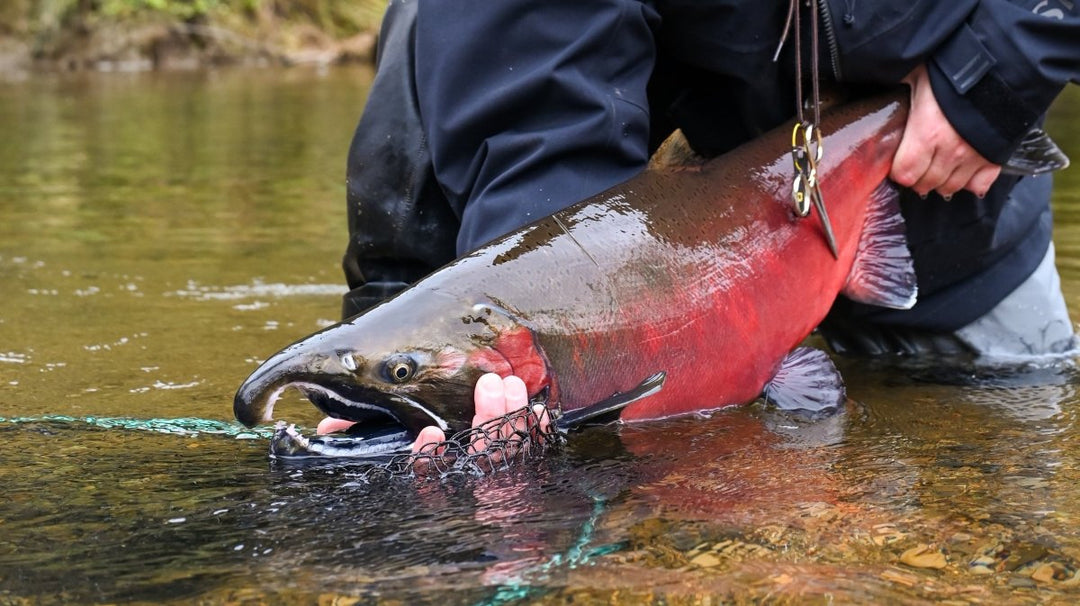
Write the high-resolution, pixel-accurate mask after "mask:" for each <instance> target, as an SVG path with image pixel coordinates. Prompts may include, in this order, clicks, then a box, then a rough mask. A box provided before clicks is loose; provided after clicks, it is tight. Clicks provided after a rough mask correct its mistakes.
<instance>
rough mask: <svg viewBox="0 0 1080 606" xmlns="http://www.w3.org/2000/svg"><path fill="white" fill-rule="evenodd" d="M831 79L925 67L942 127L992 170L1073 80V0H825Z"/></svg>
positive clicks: (1079, 36)
mask: <svg viewBox="0 0 1080 606" xmlns="http://www.w3.org/2000/svg"><path fill="white" fill-rule="evenodd" d="M822 8H823V12H822V17H823V20H824V28H823V29H824V31H825V37H826V38H827V40H826V46H827V47H828V51H827V52H828V55H829V56H828V57H827V60H828V61H830V62H831V65H832V68H833V71H834V74H835V75H836V77H837V79H840V80H843V81H848V82H879V83H885V82H897V81H899V80H900V79H901V78H903V76H904V75H905V74H907V73H908V72H909V71H910V70H911V69H913V68H915V67H916V66H918V65H920V64H923V63H926V64H927V65H928V68H929V73H930V79H931V80H930V82H931V86H932V87H933V89H934V96H935V97H936V98H937V101H938V104H939V105H940V106H941V109H942V111H943V112H944V113H945V115H946V117H947V118H948V119H949V122H950V123H951V124H952V125H953V127H954V128H955V129H956V130H957V132H958V133H960V135H961V136H962V137H964V139H965V140H966V141H968V142H969V143H970V144H971V145H972V146H973V147H974V148H975V149H976V150H978V151H979V153H981V154H982V155H983V156H985V157H986V158H987V159H989V160H991V161H992V162H996V163H999V164H1000V163H1002V162H1004V161H1005V160H1006V159H1007V158H1008V157H1009V155H1010V154H1011V153H1012V152H1013V151H1014V150H1015V148H1016V146H1017V145H1018V144H1019V142H1020V140H1021V139H1022V138H1023V136H1024V134H1025V133H1027V131H1028V130H1029V129H1031V127H1032V126H1034V125H1036V124H1037V123H1038V122H1039V120H1040V119H1041V117H1042V115H1043V114H1044V113H1045V112H1046V110H1047V109H1048V108H1049V107H1050V103H1051V102H1052V101H1053V100H1054V98H1055V97H1056V96H1057V95H1058V93H1059V92H1061V89H1062V88H1063V87H1064V86H1065V84H1066V83H1068V82H1080V6H1078V3H1077V2H1076V1H1075V0H951V1H950V2H938V1H935V0H918V1H916V2H914V3H911V2H903V1H896V0H872V1H866V0H864V1H862V2H856V1H855V0H825V2H824V3H823V5H822Z"/></svg>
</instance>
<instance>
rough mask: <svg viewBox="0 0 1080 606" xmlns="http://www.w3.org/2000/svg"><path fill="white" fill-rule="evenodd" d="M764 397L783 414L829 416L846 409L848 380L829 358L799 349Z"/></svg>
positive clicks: (785, 362)
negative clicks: (796, 413)
mask: <svg viewBox="0 0 1080 606" xmlns="http://www.w3.org/2000/svg"><path fill="white" fill-rule="evenodd" d="M762 396H763V397H764V398H765V400H766V401H768V402H769V403H770V404H772V405H774V406H776V407H777V408H779V409H781V410H790V411H802V412H811V413H818V412H827V411H832V410H836V409H838V408H840V407H841V406H843V404H844V401H845V399H846V398H847V394H846V392H845V391H844V380H843V379H842V378H841V377H840V371H838V370H836V366H835V365H834V364H833V362H832V360H831V359H830V358H829V355H828V354H826V353H825V352H823V351H821V350H820V349H814V348H812V347H797V348H795V349H794V350H793V351H792V352H791V353H789V354H788V355H787V357H785V358H784V359H783V360H782V361H781V362H780V368H779V369H778V370H777V371H776V375H775V376H774V377H773V378H772V380H771V381H769V382H768V383H766V384H765V390H764V393H763V394H762Z"/></svg>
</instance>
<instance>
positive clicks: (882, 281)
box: [842, 181, 918, 309]
mask: <svg viewBox="0 0 1080 606" xmlns="http://www.w3.org/2000/svg"><path fill="white" fill-rule="evenodd" d="M842 292H843V294H844V295H845V296H847V297H848V298H849V299H851V300H853V301H858V302H860V303H867V304H870V305H878V306H881V307H889V308H892V309H911V307H912V306H913V305H915V301H916V298H917V294H918V286H917V284H916V281H915V266H914V263H913V262H912V260H911V252H910V251H908V247H907V235H906V231H905V228H904V218H903V217H902V216H901V215H900V204H899V192H898V191H897V189H896V187H895V186H894V185H893V184H892V183H891V182H889V181H884V182H882V184H881V185H879V186H878V187H877V189H875V190H874V192H873V193H872V194H870V205H869V207H868V209H867V211H866V220H865V221H864V223H863V230H862V236H861V238H860V240H859V249H858V251H857V252H856V253H855V263H854V264H853V265H852V267H851V273H850V274H848V281H847V284H846V285H845V286H844V290H843V291H842Z"/></svg>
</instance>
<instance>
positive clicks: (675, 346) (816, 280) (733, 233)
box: [234, 93, 907, 434]
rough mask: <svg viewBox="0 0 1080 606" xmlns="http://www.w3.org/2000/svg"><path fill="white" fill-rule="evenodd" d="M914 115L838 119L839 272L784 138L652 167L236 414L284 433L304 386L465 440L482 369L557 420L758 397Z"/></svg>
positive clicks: (239, 401) (337, 408)
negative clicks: (288, 408)
mask: <svg viewBox="0 0 1080 606" xmlns="http://www.w3.org/2000/svg"><path fill="white" fill-rule="evenodd" d="M906 116H907V103H906V95H903V94H900V93H898V94H895V95H889V96H887V97H884V98H878V99H873V100H868V101H864V102H860V103H856V104H851V105H846V106H842V107H840V108H837V109H835V110H832V111H829V112H827V113H826V114H825V115H824V116H823V123H822V125H821V128H822V130H823V132H824V133H826V138H825V157H824V160H823V161H822V163H821V164H820V166H819V174H820V179H821V183H822V191H823V194H824V198H825V201H826V203H827V204H828V208H829V214H830V218H831V221H832V225H833V228H834V231H835V232H836V239H837V244H838V249H839V257H838V258H834V257H833V254H832V252H831V251H830V250H829V248H828V246H827V244H826V241H825V239H824V237H823V235H822V234H823V230H822V226H821V224H820V222H819V219H818V218H817V216H816V215H811V216H810V217H808V218H804V219H798V218H795V217H794V215H793V213H792V212H791V201H790V200H791V183H792V177H793V171H792V163H791V156H790V129H789V128H787V127H784V128H780V129H778V130H777V131H774V132H772V133H770V134H768V135H765V136H764V137H761V138H759V139H757V140H755V141H752V142H750V143H748V144H746V145H744V146H742V147H740V148H738V149H737V150H734V151H733V152H731V153H729V154H726V155H724V156H722V157H719V158H717V159H714V160H712V161H709V162H707V163H705V164H704V165H703V166H702V167H700V169H685V170H648V171H645V172H644V173H642V174H641V175H640V176H638V177H636V178H634V179H632V180H630V181H629V182H627V183H625V184H623V185H620V186H617V187H615V188H613V189H611V190H609V191H607V192H604V193H602V194H600V195H598V196H595V197H593V198H590V199H588V200H586V201H583V202H581V203H579V204H576V205H574V206H571V207H569V208H567V209H565V210H563V211H561V212H559V213H556V214H555V215H552V216H549V217H545V218H543V219H541V220H539V221H537V222H535V223H533V224H531V225H529V226H526V227H524V228H522V229H520V230H518V231H515V232H513V233H511V234H508V235H507V236H505V237H503V238H501V239H499V240H497V241H495V242H493V243H491V244H489V245H487V246H484V247H482V248H480V249H478V250H476V251H474V252H473V253H470V254H468V255H465V256H464V257H462V258H461V259H458V260H456V261H454V262H452V263H451V264H449V265H447V266H446V267H444V268H442V269H440V270H438V271H436V272H434V273H433V274H431V275H430V276H428V277H427V278H425V279H423V280H422V281H420V282H418V283H417V284H416V285H415V286H414V287H412V288H410V289H408V290H406V291H404V292H402V293H401V294H399V295H398V296H397V297H395V298H394V299H392V300H389V301H387V302H384V303H383V304H381V305H379V306H376V307H375V308H373V309H371V310H369V311H368V312H366V313H364V314H361V315H359V316H356V317H353V318H350V319H349V320H347V321H345V322H342V323H340V324H336V325H334V326H331V327H329V328H327V329H325V330H323V331H321V332H319V333H316V334H315V335H312V336H311V337H308V338H306V339H302V340H300V341H298V342H297V343H294V344H293V345H291V346H289V347H287V348H286V349H284V350H282V351H281V352H279V353H278V354H276V355H274V356H273V357H271V358H270V359H269V360H267V361H266V362H265V363H264V364H263V365H262V366H260V367H259V368H258V369H256V371H255V372H254V373H252V375H251V377H249V378H248V380H247V381H245V383H244V384H243V385H242V386H241V387H240V389H239V390H238V392H237V394H236V397H235V399H234V412H235V414H236V417H237V418H238V419H239V420H240V421H241V422H243V423H245V424H248V425H252V424H255V423H257V422H260V421H266V420H269V418H270V416H271V412H272V408H273V402H274V400H275V399H276V396H277V394H278V393H280V390H281V389H283V388H284V387H286V386H289V385H298V386H300V387H301V389H302V390H304V391H305V393H307V394H308V395H309V397H311V399H312V401H313V402H314V403H315V404H316V406H318V407H319V408H320V409H321V410H322V411H323V412H325V413H326V414H328V415H330V416H332V417H337V418H345V419H352V420H361V421H362V420H364V419H365V418H368V417H369V416H370V415H373V414H381V413H385V414H388V415H390V416H392V417H394V418H395V419H397V421H398V422H400V423H401V424H402V425H403V426H405V427H406V428H407V429H408V430H409V431H410V432H412V433H414V434H415V432H418V431H419V430H420V429H421V428H422V427H423V426H425V425H437V426H440V427H442V428H443V429H444V430H447V431H448V433H449V432H451V431H457V430H460V429H464V428H466V427H468V426H469V424H470V422H471V420H472V415H473V402H472V389H473V386H474V385H475V383H476V380H477V379H478V378H479V376H480V375H482V374H483V373H485V372H496V373H498V374H500V375H503V376H506V375H509V374H515V375H518V376H520V377H521V378H522V379H523V380H524V381H525V383H526V386H527V388H528V390H529V393H530V396H531V397H533V398H537V399H545V400H546V401H547V402H548V403H549V404H550V405H553V406H557V407H559V408H561V409H562V410H575V409H579V408H582V407H585V406H588V405H590V404H593V403H595V402H598V401H601V400H604V399H605V398H608V397H610V396H611V394H613V393H620V392H629V391H632V390H633V389H634V388H635V387H636V386H638V385H639V384H641V382H642V381H643V380H644V379H646V378H647V377H649V376H651V375H654V374H655V373H657V372H665V373H666V375H667V378H666V382H665V384H664V387H663V389H662V390H660V391H659V392H658V393H656V394H653V395H651V396H649V397H647V398H644V399H640V400H639V401H635V402H633V403H632V404H630V405H629V406H628V407H627V408H625V409H624V410H623V412H622V418H623V419H627V420H632V419H648V418H657V417H663V416H670V415H675V414H680V413H685V412H690V411H695V410H702V409H712V408H718V407H721V406H727V405H732V404H740V403H745V402H747V401H750V400H753V399H754V398H756V397H757V396H758V395H759V394H761V392H762V389H763V387H764V386H765V385H766V383H767V382H768V381H769V380H770V379H771V378H772V377H773V375H774V374H775V372H776V369H777V368H778V366H779V364H780V361H781V360H782V359H783V358H784V356H785V355H786V354H787V353H788V352H789V351H791V350H792V349H793V348H794V347H795V346H796V345H797V344H798V343H799V342H800V341H802V340H803V339H804V338H805V337H806V336H807V335H808V334H809V333H810V331H811V330H812V329H813V328H814V327H815V326H816V325H817V324H818V323H819V322H820V321H821V320H822V319H823V318H824V316H825V314H826V313H827V311H828V309H829V307H830V306H831V304H832V302H833V300H834V299H835V297H836V296H837V294H838V293H839V292H841V290H842V289H844V287H845V284H846V282H847V280H848V276H849V274H850V273H851V269H852V266H853V265H854V262H855V257H856V251H857V249H858V248H859V242H860V237H861V235H862V230H863V227H862V226H863V223H864V218H865V215H866V213H867V207H868V203H867V200H868V198H869V197H870V195H871V193H872V192H873V191H874V190H875V189H876V188H877V187H878V186H879V185H880V184H881V183H882V182H883V181H885V179H886V176H887V174H888V172H889V166H890V164H891V160H892V157H893V155H894V153H895V150H896V147H897V145H898V143H899V139H900V135H901V132H902V128H903V125H904V122H905V120H906Z"/></svg>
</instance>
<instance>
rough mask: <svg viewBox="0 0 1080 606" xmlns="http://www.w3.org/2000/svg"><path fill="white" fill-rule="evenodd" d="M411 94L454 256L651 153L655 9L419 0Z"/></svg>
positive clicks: (607, 181) (623, 173) (596, 2)
mask: <svg viewBox="0 0 1080 606" xmlns="http://www.w3.org/2000/svg"><path fill="white" fill-rule="evenodd" d="M418 9H419V13H418V15H417V25H416V42H415V44H416V57H417V65H416V89H417V96H418V98H419V103H420V116H421V120H422V121H423V123H424V128H425V134H426V137H427V143H428V145H429V146H430V149H431V156H432V163H433V165H434V168H435V174H436V176H437V178H438V181H439V184H440V186H441V188H442V190H443V192H444V193H445V195H446V197H447V200H448V202H449V203H450V205H451V206H452V207H453V208H454V209H455V211H456V212H458V213H459V216H460V219H461V230H460V232H459V235H458V241H457V249H458V253H459V254H461V253H465V252H468V251H470V250H472V249H473V248H475V247H477V246H479V245H481V244H483V243H485V242H487V241H489V240H491V239H492V238H495V237H497V236H500V235H502V234H504V233H507V232H508V231H510V230H513V229H515V228H517V227H520V226H521V225H524V224H526V223H529V222H531V221H533V220H536V219H539V218H540V217H543V216H545V215H548V214H551V213H552V212H555V211H557V210H560V209H562V208H564V207H566V206H568V205H570V204H573V203H574V202H577V201H579V200H582V199H584V198H587V197H588V196H590V195H593V194H595V193H598V192H600V191H603V190H605V189H607V188H609V187H611V186H612V185H615V184H617V183H620V182H622V181H625V180H626V179H629V178H630V177H632V176H633V175H635V174H637V173H638V172H640V171H641V170H642V169H643V168H644V166H645V163H646V162H647V160H648V135H649V129H648V125H649V113H648V110H647V108H648V101H647V99H646V97H645V91H646V84H647V82H648V79H649V76H650V74H651V73H652V66H653V63H654V61H655V48H654V46H655V42H654V35H653V27H654V25H655V14H654V13H653V11H651V9H649V8H648V7H647V6H646V5H645V4H643V3H641V2H639V1H638V0H590V1H588V2H582V1H580V0H573V1H559V2H548V1H545V2H536V1H535V0H497V1H496V2H491V1H489V0H464V1H462V0H423V1H421V2H420V3H419V7H418Z"/></svg>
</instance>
